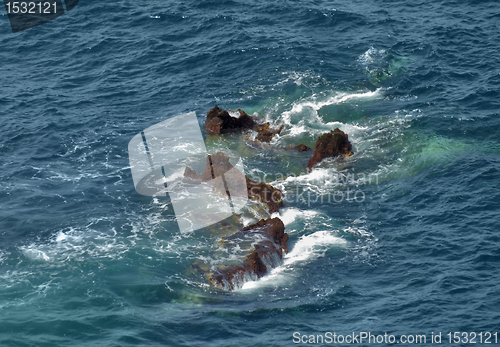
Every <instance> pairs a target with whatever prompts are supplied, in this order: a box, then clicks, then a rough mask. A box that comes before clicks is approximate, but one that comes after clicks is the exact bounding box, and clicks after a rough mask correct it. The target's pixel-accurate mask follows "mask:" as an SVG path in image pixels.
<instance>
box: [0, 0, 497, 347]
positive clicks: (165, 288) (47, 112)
mask: <svg viewBox="0 0 500 347" xmlns="http://www.w3.org/2000/svg"><path fill="white" fill-rule="evenodd" d="M499 31H500V5H499V3H498V2H497V1H494V0H482V1H479V0H475V1H472V0H464V1H453V0H448V1H429V0H422V1H414V2H408V1H402V0H375V1H371V2H370V1H359V0H353V1H340V0H336V1H316V0H306V1H300V2H299V1H275V2H258V1H253V0H248V1H240V0H220V1H210V0H198V1H191V0H189V1H178V2H174V1H157V0H152V1H137V2H127V1H118V0H111V1H108V2H102V1H101V2H99V1H94V0H81V1H80V3H79V4H78V6H77V7H76V8H75V9H73V10H72V11H71V12H69V13H68V14H67V15H64V16H62V17H60V18H58V19H56V20H54V21H52V22H50V23H47V24H44V25H41V26H38V27H35V28H33V29H29V30H26V31H23V32H20V33H16V34H13V33H12V32H11V29H10V26H9V22H8V19H7V14H6V12H5V10H4V9H3V8H1V9H0V33H1V34H0V62H1V63H0V86H1V90H0V117H1V123H0V129H1V138H0V187H1V189H0V346H292V345H295V343H294V341H293V333H294V332H300V334H307V335H311V334H314V335H317V334H324V333H326V332H335V333H337V334H349V333H353V332H354V333H359V332H362V331H364V332H371V333H372V334H375V335H379V334H382V335H383V334H384V333H388V334H394V335H395V336H400V335H402V334H426V335H427V341H426V343H420V344H419V345H429V346H430V345H432V344H431V342H430V339H431V335H432V333H434V334H438V333H439V332H442V334H443V344H448V340H447V339H448V337H447V335H446V334H448V333H449V332H451V333H454V332H469V333H471V332H475V333H477V334H479V333H481V332H483V334H484V333H485V332H490V333H495V332H498V333H500V313H499V312H500V295H499V294H500V271H499V270H500V249H499V245H500V236H499V235H498V229H499V226H500V217H499V212H500V188H499V183H500V140H499V139H500V120H499V116H500V111H499V110H500V101H499V100H500V99H499V96H500V36H499V34H498V33H499ZM214 105H218V106H220V107H223V108H226V109H237V108H242V109H244V110H246V111H247V112H248V113H255V114H256V115H258V116H259V117H260V118H261V119H262V120H267V121H270V122H271V123H272V124H273V125H279V124H285V128H284V130H283V132H282V134H281V135H280V136H279V137H277V138H276V139H275V140H273V142H272V143H271V146H270V147H269V148H264V149H256V148H254V147H252V146H251V144H250V143H249V141H247V139H246V138H245V135H242V136H226V137H222V138H221V137H214V136H207V135H206V134H204V135H205V136H206V142H207V145H208V146H211V147H213V148H218V147H225V148H232V149H236V150H237V151H238V152H239V153H240V154H241V156H242V157H243V159H244V162H245V170H246V172H248V173H249V174H250V175H251V176H252V177H254V178H256V177H258V178H262V179H265V180H266V181H267V182H269V183H272V184H273V185H276V186H278V187H279V188H281V189H282V190H283V192H284V193H285V196H286V204H285V207H284V208H283V209H282V210H280V216H281V218H282V219H283V221H284V223H285V225H286V231H287V232H288V233H289V236H290V241H289V254H288V255H286V256H285V258H284V260H283V264H282V266H280V267H279V268H276V269H275V270H273V271H272V272H271V273H270V274H269V275H268V276H266V277H264V278H262V279H260V280H259V281H257V282H249V283H246V284H245V285H244V287H243V288H242V289H240V290H237V291H234V292H228V291H223V290H220V289H215V288H213V287H211V286H209V285H208V283H207V282H206V281H205V280H204V279H203V278H202V277H201V276H198V275H197V274H196V273H194V272H193V271H192V268H191V264H193V263H194V262H196V261H199V260H200V259H202V260H207V259H209V260H213V259H210V258H209V257H210V255H209V254H210V248H211V247H212V245H213V244H216V243H217V240H218V239H217V237H216V236H215V235H213V234H211V233H210V232H207V231H204V232H198V233H196V232H195V233H188V234H182V233H180V232H179V228H178V226H177V222H176V219H175V215H174V213H173V209H172V206H171V205H170V204H169V203H168V200H164V199H161V198H151V197H144V196H141V195H139V194H137V193H136V191H135V190H134V185H133V182H132V175H131V172H130V168H129V162H128V150H127V145H128V142H129V141H130V139H131V138H132V137H133V136H134V135H135V134H137V133H138V132H140V131H142V130H143V129H145V128H147V127H149V126H151V125H153V124H156V123H158V122H160V121H162V120H165V119H168V118H170V117H175V116H177V115H179V114H181V113H185V112H190V111H195V112H196V113H197V115H198V117H199V121H200V124H203V122H204V119H205V115H206V112H207V111H208V110H209V109H210V108H211V107H213V106H214ZM336 127H339V128H340V129H342V130H343V131H345V132H346V133H347V134H349V139H350V140H351V142H352V144H353V151H354V152H355V155H354V156H352V157H350V158H348V159H345V160H327V161H326V162H324V163H322V164H321V165H320V166H319V167H318V168H316V169H315V170H313V171H312V172H311V173H307V172H306V171H305V165H306V163H307V160H308V159H309V156H310V155H311V154H310V153H306V154H297V153H293V152H290V151H284V150H282V149H280V148H282V147H285V146H288V145H292V144H293V145H295V144H298V143H305V144H307V145H309V146H313V145H314V143H315V139H316V138H317V137H318V136H319V135H321V134H322V133H324V132H327V131H330V130H332V129H334V128H336ZM338 177H351V178H354V179H353V180H350V181H346V182H342V181H341V182H338V181H335V178H338ZM368 178H371V179H370V180H369V179H368ZM339 192H340V193H342V194H344V193H345V195H336V196H337V200H336V201H333V200H330V201H328V200H327V197H332V196H335V195H334V194H336V193H339ZM349 192H350V194H353V192H354V193H356V192H358V195H355V196H353V195H350V197H349V198H347V194H348V193H349ZM359 192H361V193H359ZM340 196H342V197H345V198H344V199H340V198H339V197H340ZM311 197H312V198H311ZM319 197H323V198H324V199H321V198H319ZM325 197H326V198H325ZM461 342H464V340H462V341H461ZM476 342H477V344H481V343H480V341H479V337H478V338H477V339H476ZM490 342H493V343H494V342H495V340H494V338H492V339H491V340H490ZM483 344H485V343H484V341H483ZM362 345H369V344H367V343H364V344H362ZM378 345H390V344H387V343H380V344H378ZM455 345H464V346H465V345H470V344H465V343H457V344H455Z"/></svg>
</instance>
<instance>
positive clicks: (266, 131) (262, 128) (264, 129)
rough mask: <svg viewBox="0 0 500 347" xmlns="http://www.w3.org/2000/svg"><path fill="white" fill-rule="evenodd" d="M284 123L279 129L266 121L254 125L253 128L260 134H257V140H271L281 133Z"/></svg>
mask: <svg viewBox="0 0 500 347" xmlns="http://www.w3.org/2000/svg"><path fill="white" fill-rule="evenodd" d="M283 127H284V125H282V126H280V127H279V128H278V129H271V126H270V124H269V123H264V124H260V125H256V126H255V127H253V130H255V131H256V132H257V133H258V135H257V140H258V141H260V142H270V141H271V140H272V139H273V137H274V135H278V134H280V133H281V130H283Z"/></svg>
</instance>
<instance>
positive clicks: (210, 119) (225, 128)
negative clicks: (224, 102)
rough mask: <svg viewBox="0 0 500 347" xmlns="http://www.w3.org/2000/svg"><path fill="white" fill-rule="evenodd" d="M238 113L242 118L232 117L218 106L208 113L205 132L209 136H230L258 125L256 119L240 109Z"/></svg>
mask: <svg viewBox="0 0 500 347" xmlns="http://www.w3.org/2000/svg"><path fill="white" fill-rule="evenodd" d="M238 112H239V114H240V116H239V117H238V118H236V117H232V116H231V115H230V114H229V112H228V111H226V110H223V109H221V108H219V107H217V106H215V107H213V108H212V109H211V110H210V111H208V113H207V120H206V121H205V130H206V131H207V133H209V134H229V133H235V132H240V131H242V130H246V129H252V128H253V127H254V126H256V125H257V123H256V122H255V121H254V119H253V118H252V117H251V116H249V115H248V114H246V112H245V111H243V110H241V109H238Z"/></svg>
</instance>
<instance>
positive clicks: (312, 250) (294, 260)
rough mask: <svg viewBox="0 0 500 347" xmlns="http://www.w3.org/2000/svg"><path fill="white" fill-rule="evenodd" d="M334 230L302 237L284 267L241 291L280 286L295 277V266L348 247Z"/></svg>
mask: <svg viewBox="0 0 500 347" xmlns="http://www.w3.org/2000/svg"><path fill="white" fill-rule="evenodd" d="M335 234H336V232H335V231H332V230H322V231H317V232H315V233H313V234H310V235H306V236H302V237H301V238H300V239H299V240H298V241H297V243H296V244H295V246H294V247H293V249H292V250H291V251H290V253H288V254H287V255H285V257H284V262H283V265H281V266H279V267H277V268H275V269H273V270H272V271H271V272H270V273H269V274H268V275H266V276H264V277H262V278H260V279H259V280H257V281H252V282H246V283H245V284H244V285H243V287H242V288H241V289H240V290H250V289H254V288H259V287H263V286H268V285H272V286H274V285H276V284H278V285H280V284H283V283H285V282H286V281H288V280H289V278H290V277H293V272H294V271H293V266H294V265H296V264H306V263H308V262H311V261H314V260H315V259H318V258H320V257H323V256H324V255H325V253H326V252H327V251H328V250H329V249H331V248H332V247H334V246H338V247H346V246H347V244H348V242H347V241H346V240H344V239H342V238H340V237H338V236H336V235H335Z"/></svg>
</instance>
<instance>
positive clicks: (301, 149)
mask: <svg viewBox="0 0 500 347" xmlns="http://www.w3.org/2000/svg"><path fill="white" fill-rule="evenodd" d="M287 149H289V150H292V149H294V150H296V151H298V152H307V151H310V150H311V147H309V146H306V145H304V144H303V143H301V144H300V145H297V146H292V145H290V146H288V148H287Z"/></svg>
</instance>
